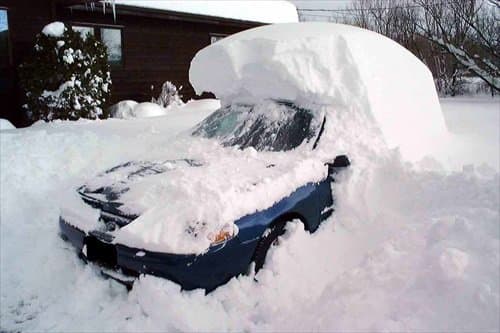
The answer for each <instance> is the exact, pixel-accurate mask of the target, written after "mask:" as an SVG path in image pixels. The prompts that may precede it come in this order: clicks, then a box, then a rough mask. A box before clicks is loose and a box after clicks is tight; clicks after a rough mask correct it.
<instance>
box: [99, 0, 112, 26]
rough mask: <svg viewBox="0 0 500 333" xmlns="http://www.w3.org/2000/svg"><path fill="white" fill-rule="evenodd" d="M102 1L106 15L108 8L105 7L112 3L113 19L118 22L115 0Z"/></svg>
mask: <svg viewBox="0 0 500 333" xmlns="http://www.w3.org/2000/svg"><path fill="white" fill-rule="evenodd" d="M101 3H102V8H103V12H104V14H105V15H106V9H105V8H106V6H107V5H108V4H110V5H111V9H112V10H113V20H114V21H115V23H116V4H115V0H103V1H102V2H101Z"/></svg>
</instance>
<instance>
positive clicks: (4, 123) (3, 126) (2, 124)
mask: <svg viewBox="0 0 500 333" xmlns="http://www.w3.org/2000/svg"><path fill="white" fill-rule="evenodd" d="M15 128H16V126H14V125H12V123H11V122H10V121H8V120H7V119H3V118H0V131H1V130H10V129H15Z"/></svg>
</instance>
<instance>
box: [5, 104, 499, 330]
mask: <svg viewBox="0 0 500 333" xmlns="http://www.w3.org/2000/svg"><path fill="white" fill-rule="evenodd" d="M441 105H442V107H443V114H444V119H445V122H446V126H447V127H448V129H449V130H450V132H451V133H452V134H453V135H452V136H451V138H450V141H449V142H446V143H443V144H441V143H439V142H436V145H435V147H434V148H435V149H433V150H432V151H429V156H428V157H425V158H424V159H422V160H421V161H418V162H416V163H409V162H404V161H402V160H401V158H400V156H399V154H398V152H397V151H394V152H393V154H392V155H390V156H384V157H383V158H373V160H371V161H370V163H369V164H364V166H363V169H362V170H356V171H354V170H351V171H349V172H347V173H346V174H345V175H344V176H343V178H342V179H341V180H340V182H339V183H338V184H337V185H336V186H335V188H334V191H335V195H336V197H337V209H336V213H335V214H334V215H333V216H332V217H331V218H330V219H329V220H328V221H326V222H325V223H324V224H322V226H321V227H320V229H319V230H318V232H316V233H315V234H312V235H311V234H308V233H307V232H305V231H304V230H302V228H301V227H300V226H299V225H292V226H291V227H290V228H289V232H288V233H287V234H286V235H285V237H286V238H287V239H286V241H285V242H283V243H282V246H280V247H278V248H277V249H275V250H273V252H272V253H271V256H270V259H269V260H268V262H267V263H266V266H265V267H264V269H263V270H261V271H260V272H259V274H258V275H257V276H256V277H253V276H240V277H238V278H234V279H233V280H231V281H230V282H229V283H228V284H227V285H225V286H222V287H220V288H218V289H216V290H215V291H214V292H212V293H211V294H209V295H206V296H205V295H204V292H203V291H200V290H197V291H191V292H183V291H180V288H179V287H178V286H177V285H175V284H173V283H171V282H169V281H167V280H163V279H159V278H154V277H150V276H145V277H141V278H140V279H139V281H137V282H136V283H135V285H134V287H133V289H132V290H131V291H130V292H127V291H126V290H125V288H124V287H122V286H121V285H118V284H117V283H115V282H113V281H110V280H105V279H103V278H102V277H101V276H100V275H99V273H98V270H97V269H96V268H95V267H94V266H92V265H85V264H83V263H82V262H81V261H80V260H79V259H78V258H77V257H76V255H75V253H74V251H73V249H72V248H71V246H70V245H69V244H67V243H65V242H63V241H62V240H61V239H59V237H58V236H57V232H58V214H59V204H60V202H59V200H60V199H59V198H60V195H61V193H62V194H64V193H67V192H65V191H68V190H69V189H70V188H74V187H76V186H78V185H80V184H82V183H83V182H84V181H85V180H86V179H87V178H88V177H90V176H93V175H94V174H95V173H97V172H99V171H101V170H104V169H106V168H109V167H112V166H114V165H116V164H118V163H121V162H125V161H128V160H131V159H134V158H137V157H138V156H140V155H143V154H144V152H147V151H155V152H158V151H159V150H160V149H161V147H162V146H163V145H165V144H166V143H168V142H169V141H171V140H172V139H173V138H174V137H175V136H177V135H178V134H180V133H182V132H183V131H185V130H187V129H189V128H191V127H192V126H193V125H194V124H195V123H197V122H198V121H200V120H201V119H203V118H204V117H206V116H207V115H208V114H209V113H210V112H211V111H213V108H212V107H207V106H208V105H207V104H201V105H199V106H203V107H192V108H191V109H188V110H187V111H186V112H182V111H178V112H170V113H168V114H167V115H165V116H163V117H155V118H146V119H134V120H116V119H109V120H106V121H79V122H54V123H51V124H43V123H38V124H35V125H34V126H32V127H30V128H26V129H6V130H3V129H2V130H0V157H1V158H0V200H1V201H0V221H1V222H0V223H1V224H0V227H1V228H0V292H1V298H0V302H1V304H0V311H1V312H0V330H2V331H4V330H5V331H78V332H82V331H167V330H169V331H170V330H181V331H229V330H231V331H243V330H245V331H311V330H314V331H340V330H344V331H346V330H347V331H355V330H361V331H382V330H392V331H407V330H409V331H416V330H421V331H452V330H453V331H498V330H499V329H500V322H499V316H498V313H499V311H500V299H499V269H500V263H499V261H500V243H499V237H500V229H499V228H500V221H499V207H500V202H499V187H500V178H499V173H498V170H499V162H498V161H499V140H500V138H499V135H500V134H499V131H500V122H499V117H500V116H499V113H500V110H499V109H500V107H499V105H500V100H499V99H491V98H487V97H482V98H453V99H442V100H441ZM256 280H258V282H257V281H256Z"/></svg>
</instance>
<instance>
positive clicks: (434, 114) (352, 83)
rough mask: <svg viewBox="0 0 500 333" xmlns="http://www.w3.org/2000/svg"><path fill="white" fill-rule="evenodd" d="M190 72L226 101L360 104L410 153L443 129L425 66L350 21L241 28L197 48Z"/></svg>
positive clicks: (197, 83)
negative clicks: (350, 23) (257, 100)
mask: <svg viewBox="0 0 500 333" xmlns="http://www.w3.org/2000/svg"><path fill="white" fill-rule="evenodd" d="M189 78H190V82H191V84H192V86H193V87H194V88H195V91H196V92H197V93H198V94H199V93H202V92H203V91H209V92H212V93H214V94H215V95H216V96H217V97H218V98H220V99H221V100H222V101H223V102H230V101H231V99H232V98H234V97H238V98H241V96H248V97H250V98H257V99H266V98H273V99H287V100H293V101H301V100H302V101H311V102H313V103H322V104H328V105H337V106H340V107H347V108H352V105H353V103H362V104H363V106H361V109H362V111H363V112H366V113H368V114H370V115H371V116H372V117H374V118H375V119H376V121H377V123H378V126H379V127H380V128H381V130H382V132H383V133H384V138H385V140H386V142H387V143H388V144H389V146H391V147H396V146H399V147H400V148H401V150H405V151H406V152H409V153H412V154H414V153H415V152H416V151H417V150H419V152H420V153H424V151H422V150H425V149H427V148H426V147H425V145H423V141H425V139H427V140H428V141H429V142H432V140H434V139H435V137H436V136H437V135H441V134H443V133H444V132H445V131H446V130H445V125H444V120H443V116H442V114H441V109H440V106H439V101H438V96H437V93H436V89H435V87H434V82H433V79H432V74H431V73H430V71H429V69H428V68H427V67H426V66H425V65H424V64H423V63H422V62H421V61H420V60H419V59H418V58H417V57H415V56H414V55H413V54H411V53H410V52H409V51H408V50H406V49H405V48H403V47H402V46H401V45H399V44H397V43H396V42H394V41H393V40H391V39H389V38H386V37H384V36H382V35H380V34H377V33H375V32H372V31H368V30H365V29H361V28H357V27H353V26H347V25H342V24H333V23H311V22H309V23H288V24H275V25H266V26H263V27H258V28H254V29H249V30H245V31H243V32H240V33H237V34H234V35H231V36H229V37H227V38H224V39H223V40H221V41H219V42H217V43H215V44H212V45H210V46H208V47H206V48H204V49H202V50H201V51H199V52H198V53H197V54H196V55H195V57H194V58H193V60H192V62H191V67H190V70H189ZM337 109H338V107H337ZM351 112H352V111H351ZM403 153H404V152H403Z"/></svg>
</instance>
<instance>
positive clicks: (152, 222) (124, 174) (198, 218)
mask: <svg viewBox="0 0 500 333" xmlns="http://www.w3.org/2000/svg"><path fill="white" fill-rule="evenodd" d="M173 146H174V147H171V149H163V153H164V154H166V156H167V158H165V159H163V160H161V159H158V158H157V157H158V156H159V155H158V156H153V157H154V158H155V159H154V160H150V161H136V162H128V163H123V164H121V165H118V166H116V167H114V168H111V169H109V170H107V171H105V172H102V173H101V174H99V175H98V176H97V177H95V178H93V179H91V180H89V181H88V182H87V183H86V184H85V185H84V187H83V188H81V189H80V191H82V192H84V193H85V194H86V195H88V196H91V197H93V198H94V199H97V200H101V201H103V202H104V201H107V202H109V201H111V202H114V203H117V204H119V210H120V212H121V213H123V214H124V215H129V216H138V217H137V218H136V219H135V220H133V221H132V222H131V223H129V224H127V225H126V226H124V227H122V228H121V229H117V230H116V231H114V232H112V234H113V236H115V239H114V242H116V243H120V244H125V245H127V246H129V247H136V248H141V249H146V250H150V251H158V252H167V253H184V254H192V253H195V254H200V253H203V252H204V251H206V250H207V249H208V248H209V246H210V240H209V238H208V235H209V234H210V233H213V232H217V231H219V230H220V229H222V228H223V227H224V226H225V225H226V224H229V225H232V224H233V223H234V222H235V221H236V220H237V219H238V218H240V217H242V216H244V215H247V214H251V213H253V212H256V211H258V210H262V209H265V208H268V207H270V206H272V204H273V203H275V202H277V201H279V200H280V199H282V198H283V197H286V196H288V195H289V194H291V193H292V192H293V191H294V190H295V189H297V188H298V187H300V186H302V185H305V184H306V183H308V182H316V181H320V180H322V179H324V178H325V177H326V173H327V168H326V167H325V166H324V164H323V162H322V161H321V160H320V159H318V158H316V157H315V156H314V154H313V153H312V151H311V145H310V144H305V145H302V146H301V147H299V148H297V149H296V150H295V151H293V152H257V151H256V150H255V149H254V148H247V149H244V150H240V149H237V148H232V147H222V146H221V145H220V144H219V143H218V142H215V141H214V140H208V139H203V138H196V137H191V136H189V137H188V138H187V139H182V140H180V142H177V143H176V144H174V145H173ZM179 151H181V152H185V153H188V154H190V155H189V156H192V158H191V159H183V158H180V157H179ZM168 152H170V154H169V153H168ZM158 154H160V153H158ZM153 155H154V154H153ZM172 156H175V157H174V158H170V157H172ZM67 200H69V199H67ZM72 200H73V203H67V204H66V205H65V207H64V209H62V212H61V215H62V217H63V218H65V217H67V220H68V222H69V223H71V224H74V225H75V226H76V227H78V228H80V229H82V230H84V231H90V230H92V229H94V228H96V227H97V226H98V223H97V219H98V215H99V214H95V213H94V214H92V213H91V212H92V211H94V212H95V211H97V210H96V209H94V208H92V207H90V206H88V205H82V204H81V203H76V202H74V201H75V200H79V201H81V199H80V198H77V197H76V196H75V197H74V198H72ZM84 206H86V207H84ZM82 215H84V216H83V217H81V216H82Z"/></svg>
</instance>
